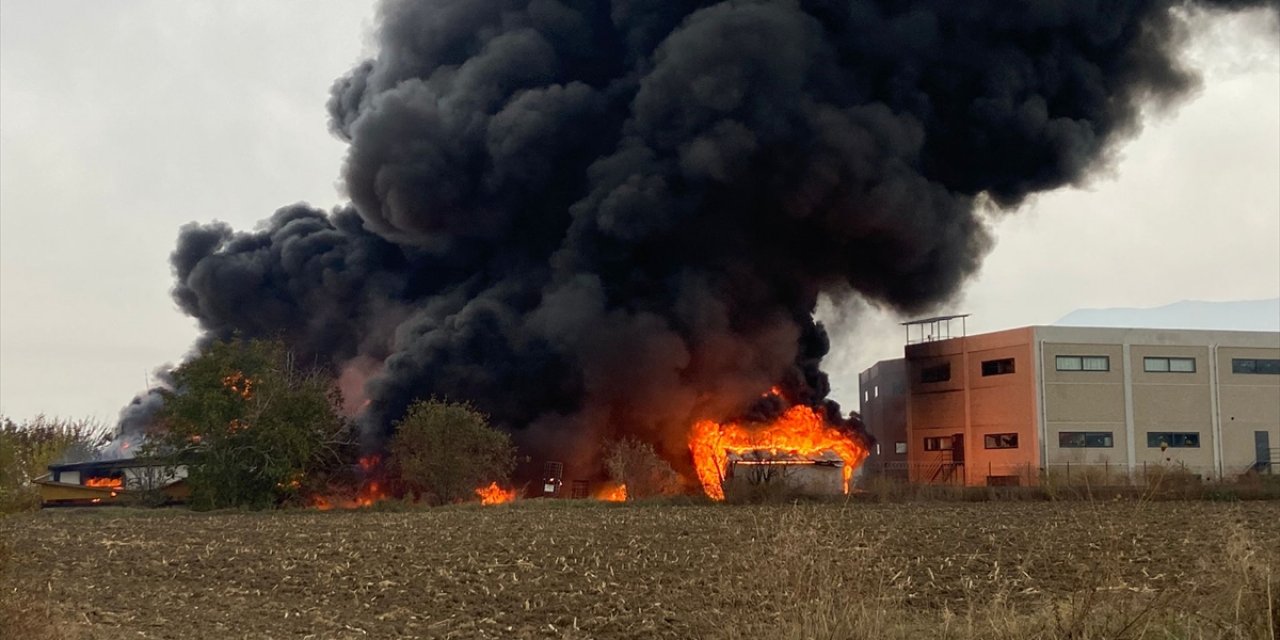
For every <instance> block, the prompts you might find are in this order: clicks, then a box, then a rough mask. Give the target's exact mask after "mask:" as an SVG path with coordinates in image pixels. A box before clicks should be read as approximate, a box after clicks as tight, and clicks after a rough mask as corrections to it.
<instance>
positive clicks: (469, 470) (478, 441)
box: [391, 400, 516, 504]
mask: <svg viewBox="0 0 1280 640" xmlns="http://www.w3.org/2000/svg"><path fill="white" fill-rule="evenodd" d="M391 456H392V460H393V461H394V464H395V466H396V469H397V470H398V471H399V473H400V479H401V481H402V482H403V483H404V487H405V489H407V490H408V491H410V492H411V493H413V494H414V495H415V496H417V497H418V498H422V499H426V500H427V501H429V502H431V503H432V504H449V503H454V502H462V501H465V500H470V499H474V498H475V490H476V488H477V487H482V486H485V485H487V484H489V483H490V482H503V481H505V480H507V478H508V477H509V476H510V475H511V471H512V470H513V469H514V468H515V464H516V459H515V447H514V446H513V445H512V444H511V437H510V436H509V435H507V434H506V433H504V432H502V431H499V430H497V429H494V428H493V427H491V426H489V421H488V419H487V418H486V417H485V416H484V415H483V414H481V413H480V412H478V411H476V410H475V409H473V408H472V407H470V406H469V405H465V404H459V403H455V402H441V401H439V400H427V401H419V402H416V403H414V404H413V406H411V407H409V411H408V413H406V414H405V417H404V419H403V420H401V421H400V422H398V423H397V424H396V434H395V436H394V437H393V438H392V440H391Z"/></svg>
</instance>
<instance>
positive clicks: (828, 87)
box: [122, 0, 1276, 497]
mask: <svg viewBox="0 0 1280 640" xmlns="http://www.w3.org/2000/svg"><path fill="white" fill-rule="evenodd" d="M1194 6H1207V7H1229V8H1245V7H1259V6H1261V7H1268V8H1269V9H1270V10H1273V11H1274V10H1275V7H1276V3H1275V2H1267V1H1257V2H1249V1H1238V2H1213V1H1205V2H1199V3H1190V4H1189V3H1185V2H1181V1H1178V2H1175V1H1173V0H1154V1H1151V0H1142V1H1137V0H1133V1H1128V2H1123V1H1122V2H1116V3H1108V4H1106V5H1105V6H1103V5H1098V4H1095V3H1072V2H1062V3H1049V4H1045V3H1010V2H1003V1H999V0H986V1H975V2H964V3H953V2H939V1H919V2H906V3H886V2H872V1H854V2H843V3H824V2H815V1H809V0H803V1H799V2H776V3H766V2H704V1H670V2H613V3H602V2H591V1H586V0H563V1H555V0H552V1H549V2H542V1H540V2H521V1H515V2H509V1H507V0H502V1H498V0H466V1H465V2H463V1H450V0H436V1H426V0H423V1H411V0H385V1H384V2H383V3H382V4H381V7H380V10H379V20H378V27H377V32H376V35H375V42H376V43H377V46H378V51H377V52H376V54H375V55H374V57H373V58H371V59H369V60H367V61H365V62H363V63H361V64H360V65H358V66H357V67H356V68H355V69H353V70H352V71H351V72H350V73H349V74H348V75H347V76H345V77H343V78H341V79H339V80H338V81H337V83H336V84H335V85H334V87H333V90H332V95H331V98H330V100H329V104H328V106H329V112H330V115H331V127H332V130H333V132H334V133H336V134H337V135H338V136H339V137H341V138H342V139H343V140H345V141H347V142H348V143H349V145H350V146H349V150H348V154H347V159H346V162H345V164H344V175H343V181H344V186H345V192H346V193H347V194H349V195H350V197H351V202H350V204H347V205H343V206H340V207H338V208H336V209H335V210H333V211H331V212H324V211H320V210H316V209H313V208H310V207H308V206H305V205H301V204H298V205H291V206H287V207H284V208H282V209H280V210H279V211H277V212H276V213H275V214H274V215H273V216H271V217H270V218H269V219H268V220H266V221H265V222H263V223H262V225H260V226H259V228H257V229H255V230H253V231H235V230H233V229H232V228H230V227H229V226H227V225H226V224H223V223H219V222H215V223H210V224H203V225H201V224H194V223H193V224H191V225H188V226H186V227H184V228H183V229H182V231H181V234H180V237H179V239H178V246H177V249H176V250H175V251H174V253H173V255H172V263H173V267H174V272H175V274H176V276H177V285H176V287H175V289H174V291H173V295H174V298H175V300H176V301H177V303H178V305H179V306H180V307H181V308H182V309H183V310H184V311H185V312H186V313H187V314H189V315H191V316H192V317H194V318H196V319H197V320H198V321H199V323H200V325H201V327H202V328H203V330H204V332H205V334H204V340H206V341H212V340H219V339H228V338H231V337H232V336H235V335H240V336H245V337H249V338H253V337H276V336H280V337H283V339H284V340H285V342H286V343H287V344H288V345H289V347H290V348H291V349H292V350H294V351H295V352H296V354H297V356H298V357H299V358H300V359H301V360H303V361H306V362H315V363H319V364H320V366H322V367H326V368H327V369H329V370H330V371H331V372H332V374H333V375H334V377H336V378H340V379H341V380H342V381H343V386H344V387H353V388H354V389H358V390H359V392H358V393H356V394H353V395H352V399H353V403H352V404H351V405H350V407H349V408H348V410H349V411H351V412H352V413H355V414H356V415H357V416H358V419H359V421H360V423H361V424H362V427H363V431H364V436H365V443H366V446H367V447H368V448H369V450H382V449H383V448H384V447H385V442H386V439H387V437H388V436H389V434H390V432H391V431H392V430H393V428H394V426H393V425H394V424H395V423H396V421H397V420H398V419H400V418H401V417H402V416H403V414H404V412H405V409H406V407H407V406H408V405H409V404H410V403H411V402H412V401H414V400H415V399H418V398H423V397H430V396H432V395H434V396H437V397H444V398H449V399H453V400H460V401H468V402H471V403H473V404H474V405H475V406H476V407H477V408H478V409H480V410H481V411H483V412H485V413H486V414H488V415H489V416H490V417H491V419H492V420H493V422H494V423H495V424H497V425H498V426H500V427H502V428H504V429H507V430H510V431H511V432H513V433H514V434H515V437H516V440H517V443H518V444H520V445H521V447H522V449H523V450H524V451H525V452H526V453H530V454H533V455H534V456H541V457H543V458H556V459H567V460H571V461H572V464H573V465H574V466H575V468H590V467H592V465H595V466H596V468H598V464H599V451H598V445H599V443H600V442H601V441H602V440H603V439H605V438H609V437H619V436H632V437H636V438H639V439H641V440H644V441H646V442H650V443H652V444H653V445H654V446H655V448H656V449H657V450H658V452H659V453H660V454H662V455H663V456H664V457H665V458H666V459H667V460H668V461H669V462H670V463H671V464H672V465H673V466H674V467H675V468H676V469H677V470H678V471H680V472H682V474H684V475H685V476H686V477H687V478H692V477H693V476H696V477H697V479H698V480H699V482H700V483H701V485H702V487H703V488H704V490H705V491H707V493H708V494H710V495H712V496H715V497H719V496H720V495H722V490H721V488H720V486H719V480H720V476H721V475H722V474H723V472H724V465H725V463H726V455H727V453H726V452H742V451H746V450H748V449H763V450H768V451H775V450H776V451H785V452H792V453H794V454H796V455H802V456H807V455H811V454H814V455H816V453H817V452H820V451H823V450H829V451H833V452H835V453H836V454H837V455H838V457H839V458H840V460H841V462H842V463H843V465H844V467H843V473H844V482H845V485H846V487H847V485H848V480H849V477H850V476H851V474H852V472H853V469H854V468H855V467H856V466H857V464H858V462H859V461H861V460H862V458H863V457H864V456H865V454H866V445H865V443H864V442H863V441H862V439H861V437H860V436H859V435H858V434H857V433H854V432H853V431H851V430H850V429H851V428H856V422H854V421H851V420H849V419H848V418H847V417H846V416H845V415H844V414H843V413H842V412H841V410H840V408H839V407H838V406H837V405H836V404H835V403H834V402H833V401H832V400H831V399H830V398H828V394H829V391H830V387H829V384H828V381H827V376H826V374H825V373H823V371H822V370H821V362H822V359H823V357H824V356H825V355H826V353H827V351H828V349H829V347H830V345H829V340H828V337H827V335H826V332H825V330H824V329H823V327H822V326H821V324H819V323H817V322H815V320H814V318H813V313H814V309H815V307H816V304H817V301H818V298H819V296H820V295H823V294H825V295H830V296H833V297H834V298H835V299H836V300H841V299H845V298H847V297H849V296H859V297H862V298H865V299H868V300H871V301H874V302H875V303H877V304H882V305H887V306H889V307H892V308H895V309H901V310H907V311H915V310H920V309H923V308H926V307H928V306H930V305H932V304H935V303H937V302H939V301H941V300H944V299H946V298H947V297H949V296H951V295H952V294H954V293H955V292H956V291H957V290H958V288H959V287H960V285H961V283H963V282H964V281H965V279H966V278H967V277H968V276H969V275H971V274H972V273H974V272H975V271H976V270H977V268H978V266H979V264H980V262H981V259H982V257H983V255H984V254H985V253H986V252H987V250H988V249H989V247H990V245H991V237H990V235H989V233H988V231H987V228H986V225H985V223H984V219H983V217H982V215H981V214H980V211H981V210H982V209H983V207H984V206H991V207H997V208H1004V209H1013V208H1016V207H1017V206H1018V205H1019V204H1020V203H1021V202H1023V201H1024V200H1025V199H1026V198H1027V197H1029V196H1031V195H1032V194H1035V193H1037V192H1042V191H1046V190H1051V189H1055V188H1058V187H1061V186H1064V185H1068V184H1078V183H1080V182H1083V181H1085V180H1087V179H1088V178H1089V177H1090V175H1091V173H1092V172H1093V171H1094V170H1096V169H1097V168H1098V167H1099V166H1101V165H1104V164H1105V162H1106V159H1107V158H1108V157H1109V155H1110V152H1112V151H1113V150H1114V149H1115V148H1116V144H1117V143H1118V142H1120V141H1122V140H1124V139H1126V138H1129V137H1131V136H1132V135H1133V134H1134V133H1135V132H1136V131H1137V130H1138V129H1139V127H1140V118H1139V116H1140V114H1141V112H1142V109H1143V108H1144V107H1145V106H1146V105H1148V104H1152V103H1154V104H1168V103H1171V102H1173V101H1174V100H1176V99H1177V98H1178V97H1179V96H1181V95H1183V94H1184V93H1185V92H1186V91H1187V90H1188V89H1190V88H1192V87H1194V86H1195V83H1196V78H1195V76H1194V74H1193V73H1191V72H1190V71H1189V70H1187V69H1186V68H1184V67H1183V66H1182V64H1181V62H1180V61H1179V59H1178V57H1177V53H1178V51H1177V49H1178V46H1179V45H1180V44H1181V42H1182V41H1183V34H1184V32H1185V30H1186V28H1187V27H1186V16H1187V12H1188V11H1189V10H1190V7H1194ZM232 384H233V385H237V386H236V387H235V388H237V389H240V388H241V386H240V381H233V382H232ZM770 385H778V386H779V387H780V389H781V391H782V395H784V396H785V397H786V398H787V399H788V401H789V402H790V403H791V405H790V406H780V403H779V401H778V399H776V398H763V399H762V398H759V397H758V393H759V390H760V389H762V388H768V387H769V386H770ZM243 393H245V394H249V393H252V390H251V387H250V386H249V385H248V384H247V382H246V384H244V385H243ZM152 404H153V403H152V396H150V395H148V396H144V397H142V398H140V399H139V400H138V401H136V403H135V405H136V406H131V407H130V409H129V410H128V411H129V412H130V418H134V417H140V416H145V415H147V414H146V411H147V410H148V408H150V407H151V406H152ZM135 424H137V421H124V420H122V428H123V429H124V430H125V431H126V432H132V431H131V430H132V429H134V428H135V427H134V426H132V425H135ZM750 424H760V425H763V426H761V427H759V428H755V427H750V426H749V425H750ZM691 428H692V431H691ZM687 452H692V453H693V464H692V465H691V464H690V461H689V459H688V457H687V456H688V453H687ZM562 456H563V458H561V457H562ZM557 488H558V486H557Z"/></svg>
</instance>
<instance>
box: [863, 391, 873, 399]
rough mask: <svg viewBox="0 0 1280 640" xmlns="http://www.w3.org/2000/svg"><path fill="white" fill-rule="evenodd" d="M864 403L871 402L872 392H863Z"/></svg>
mask: <svg viewBox="0 0 1280 640" xmlns="http://www.w3.org/2000/svg"><path fill="white" fill-rule="evenodd" d="M862 401H863V402H871V392H870V391H863V392H862Z"/></svg>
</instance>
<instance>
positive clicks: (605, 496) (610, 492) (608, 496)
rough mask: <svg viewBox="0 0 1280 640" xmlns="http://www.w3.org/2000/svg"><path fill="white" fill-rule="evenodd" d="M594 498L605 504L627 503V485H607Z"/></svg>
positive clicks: (611, 483)
mask: <svg viewBox="0 0 1280 640" xmlns="http://www.w3.org/2000/svg"><path fill="white" fill-rule="evenodd" d="M592 497H593V498H595V499H596V500H603V501H605V502H626V501H627V485H625V484H617V483H613V482H610V483H606V484H605V485H604V486H603V487H600V489H599V490H598V491H596V493H595V495H593V496H592Z"/></svg>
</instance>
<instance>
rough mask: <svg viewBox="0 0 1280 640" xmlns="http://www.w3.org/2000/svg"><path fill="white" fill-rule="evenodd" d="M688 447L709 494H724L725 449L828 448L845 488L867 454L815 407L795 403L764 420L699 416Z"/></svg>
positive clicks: (780, 452)
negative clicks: (743, 422) (718, 419)
mask: <svg viewBox="0 0 1280 640" xmlns="http://www.w3.org/2000/svg"><path fill="white" fill-rule="evenodd" d="M689 451H690V452H691V453H693V463H694V467H695V468H696V470H697V472H698V480H699V481H700V482H701V483H702V490H703V491H705V492H706V494H707V496H708V497H710V498H712V499H714V500H724V487H723V486H722V482H723V479H724V471H725V468H726V464H727V463H728V455H729V454H730V453H737V454H745V453H752V452H762V453H767V454H769V455H770V456H795V457H810V456H816V455H819V454H821V453H824V452H827V451H830V452H832V453H834V454H836V455H837V456H839V457H840V459H841V460H842V461H844V467H843V468H842V469H841V471H842V472H843V474H844V492H845V493H848V492H849V484H850V481H851V480H852V479H853V472H854V470H855V469H857V468H858V465H860V464H862V461H863V460H864V459H866V457H867V453H868V452H867V448H866V446H865V445H863V444H862V443H861V442H860V441H858V440H856V439H854V438H853V437H852V436H850V435H849V434H848V433H845V432H844V431H841V430H840V429H837V428H835V427H832V426H831V425H828V424H827V422H826V420H824V419H823V417H822V416H821V415H819V414H818V412H816V411H814V410H813V409H811V408H809V407H806V406H803V405H796V406H794V407H791V408H790V409H787V410H786V412H785V413H783V414H782V415H781V416H779V417H778V419H777V420H775V421H773V422H772V423H770V424H765V425H741V424H737V423H732V422H730V423H726V424H720V423H718V422H714V421H711V420H702V421H699V422H698V423H696V424H694V425H693V430H692V431H691V432H690V434H689Z"/></svg>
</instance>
